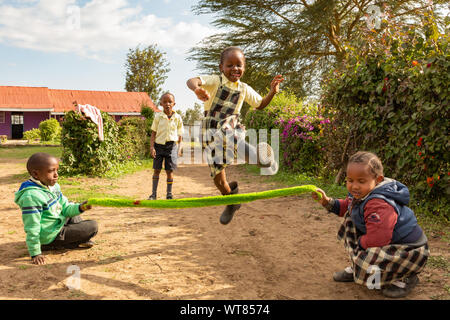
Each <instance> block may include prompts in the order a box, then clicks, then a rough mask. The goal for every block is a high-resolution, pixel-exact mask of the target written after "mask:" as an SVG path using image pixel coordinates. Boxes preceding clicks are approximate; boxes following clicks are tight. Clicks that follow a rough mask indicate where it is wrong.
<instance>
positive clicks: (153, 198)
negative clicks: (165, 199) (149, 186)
mask: <svg viewBox="0 0 450 320" xmlns="http://www.w3.org/2000/svg"><path fill="white" fill-rule="evenodd" d="M147 200H156V195H154V194H152V195H150V197H148V199H147Z"/></svg>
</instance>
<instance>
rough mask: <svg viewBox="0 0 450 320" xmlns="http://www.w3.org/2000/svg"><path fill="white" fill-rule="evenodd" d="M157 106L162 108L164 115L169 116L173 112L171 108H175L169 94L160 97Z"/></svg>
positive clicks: (172, 98)
mask: <svg viewBox="0 0 450 320" xmlns="http://www.w3.org/2000/svg"><path fill="white" fill-rule="evenodd" d="M159 105H160V106H161V107H163V109H164V113H165V114H166V115H168V116H171V115H172V112H173V107H174V106H175V97H174V96H173V95H172V94H170V93H166V94H165V95H163V96H162V97H161V100H160V102H159Z"/></svg>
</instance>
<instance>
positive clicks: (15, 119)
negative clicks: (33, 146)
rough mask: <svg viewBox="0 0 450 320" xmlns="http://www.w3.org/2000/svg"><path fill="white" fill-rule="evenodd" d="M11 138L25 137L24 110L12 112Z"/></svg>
mask: <svg viewBox="0 0 450 320" xmlns="http://www.w3.org/2000/svg"><path fill="white" fill-rule="evenodd" d="M11 138H12V139H13V140H14V139H22V138H23V112H12V113H11Z"/></svg>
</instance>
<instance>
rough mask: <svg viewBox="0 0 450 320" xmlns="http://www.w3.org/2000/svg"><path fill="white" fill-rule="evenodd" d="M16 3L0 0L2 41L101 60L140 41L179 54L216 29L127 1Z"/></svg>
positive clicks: (0, 35) (23, 1) (46, 0)
mask: <svg viewBox="0 0 450 320" xmlns="http://www.w3.org/2000/svg"><path fill="white" fill-rule="evenodd" d="M19 2H20V5H17V3H18V2H17V1H16V5H13V4H5V3H4V2H3V1H1V2H0V42H1V43H4V44H7V45H11V46H16V47H21V48H29V49H34V50H39V51H47V52H74V53H76V54H77V55H79V56H83V57H89V58H94V59H100V60H108V59H109V58H110V57H112V56H113V54H114V52H117V51H119V50H127V49H128V48H132V47H135V46H137V45H139V44H141V45H150V44H153V43H156V44H157V45H158V47H159V48H162V49H163V50H167V49H172V50H174V52H176V53H181V54H182V53H184V52H186V50H187V49H189V48H191V47H192V46H194V45H195V44H196V43H198V42H199V41H200V40H202V39H203V38H204V37H206V36H208V35H211V34H213V33H215V31H216V30H214V29H213V28H212V27H210V26H205V25H202V24H200V23H198V22H191V21H190V22H183V21H174V20H173V19H171V18H159V17H157V16H155V15H152V14H144V13H143V9H142V8H141V7H139V6H138V7H133V6H131V5H130V3H129V2H128V1H127V0H91V1H89V2H87V3H86V4H85V5H83V6H81V7H78V6H77V1H76V0H58V1H54V0H40V1H33V0H21V1H19Z"/></svg>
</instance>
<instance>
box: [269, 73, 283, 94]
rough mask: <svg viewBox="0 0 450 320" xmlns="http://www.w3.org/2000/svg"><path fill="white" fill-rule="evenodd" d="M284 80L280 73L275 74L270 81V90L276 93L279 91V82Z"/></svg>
mask: <svg viewBox="0 0 450 320" xmlns="http://www.w3.org/2000/svg"><path fill="white" fill-rule="evenodd" d="M283 81H284V78H283V76H282V75H281V74H279V75H276V76H275V77H274V78H273V80H272V82H271V83H270V90H271V91H272V92H273V93H278V92H279V91H280V83H282V82H283Z"/></svg>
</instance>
